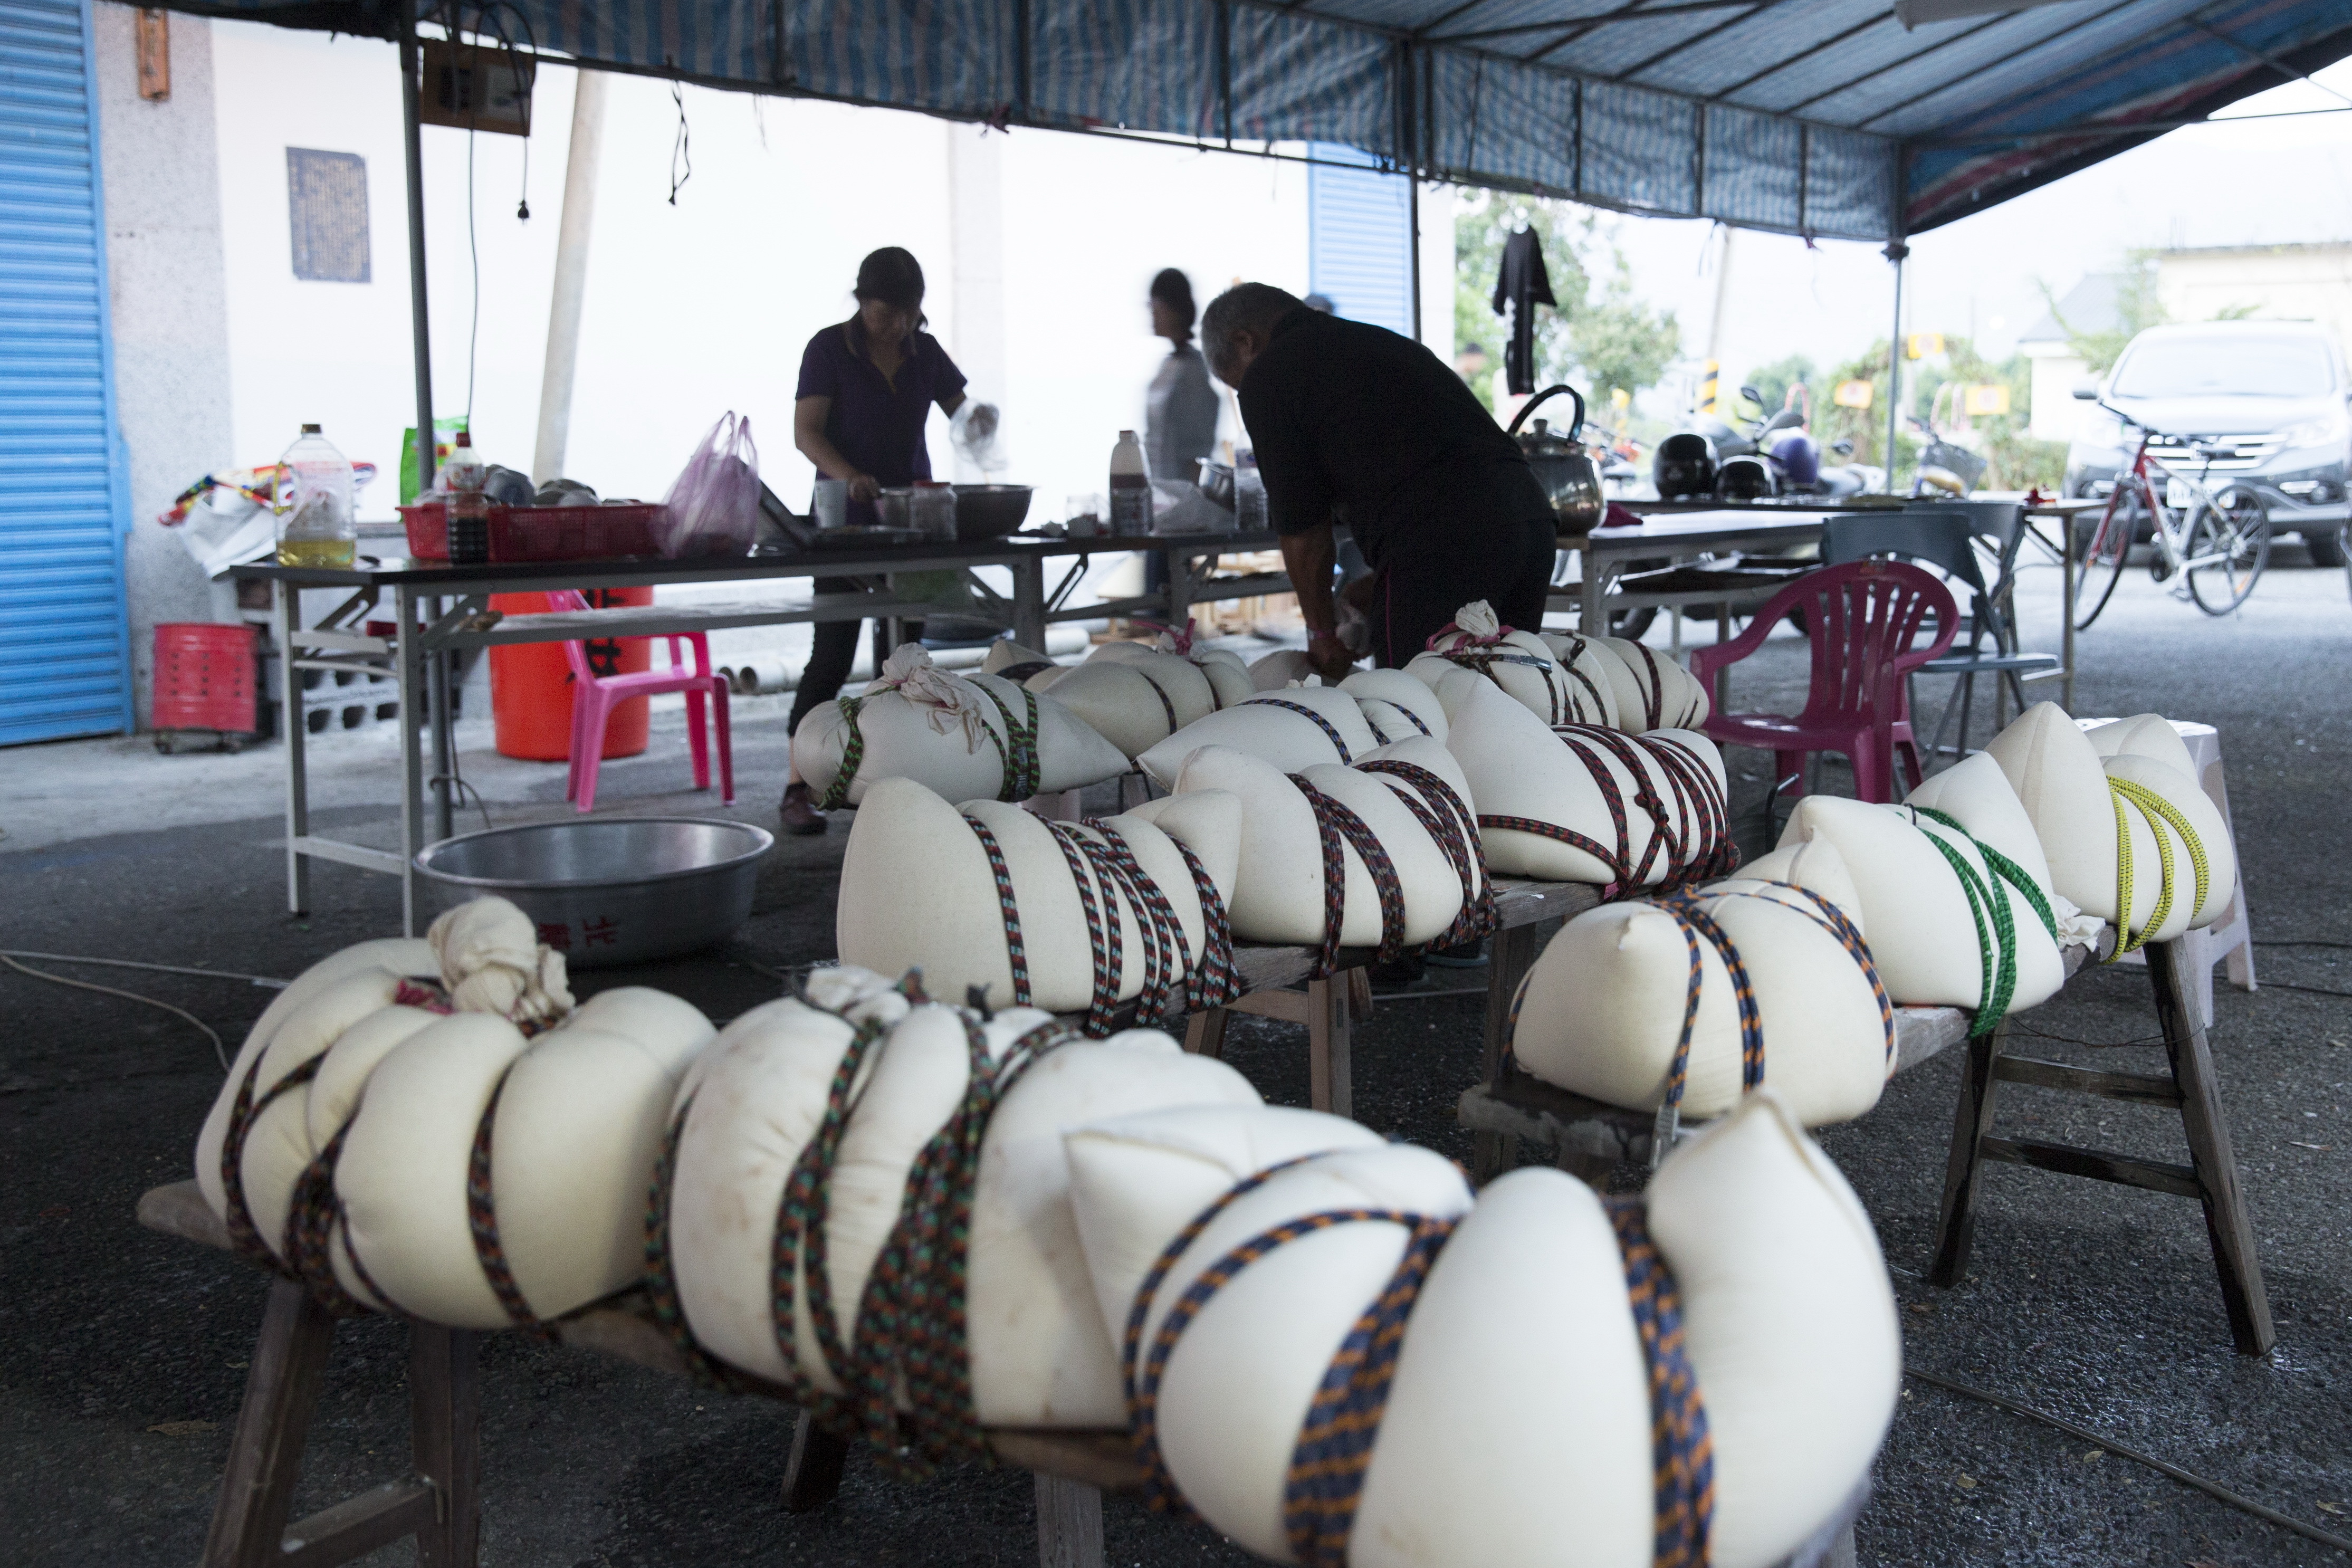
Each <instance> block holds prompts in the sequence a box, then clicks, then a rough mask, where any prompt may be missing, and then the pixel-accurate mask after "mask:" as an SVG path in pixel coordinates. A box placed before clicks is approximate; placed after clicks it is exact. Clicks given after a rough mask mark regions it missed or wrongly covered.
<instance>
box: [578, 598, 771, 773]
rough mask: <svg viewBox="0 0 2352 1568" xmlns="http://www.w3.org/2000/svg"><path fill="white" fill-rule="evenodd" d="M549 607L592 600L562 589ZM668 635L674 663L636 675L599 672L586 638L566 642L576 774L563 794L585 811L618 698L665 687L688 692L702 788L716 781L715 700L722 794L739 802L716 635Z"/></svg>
mask: <svg viewBox="0 0 2352 1568" xmlns="http://www.w3.org/2000/svg"><path fill="white" fill-rule="evenodd" d="M547 607H548V608H549V609H550V610H551V611H562V610H584V609H586V608H588V601H587V600H586V599H585V598H584V597H583V596H582V595H579V594H576V593H573V592H572V591H571V590H569V589H562V590H559V591H557V592H554V593H551V594H550V595H547ZM667 641H668V643H669V668H667V669H648V670H642V671H640V672H638V673H637V674H635V675H598V674H597V673H596V672H595V671H594V670H593V669H592V668H589V665H588V645H587V644H586V643H585V642H568V643H565V644H564V645H563V657H564V658H565V659H566V660H568V661H569V662H570V663H571V666H572V776H571V779H570V781H569V782H568V783H567V784H565V786H564V790H563V797H564V798H565V799H566V800H570V801H573V802H575V803H577V804H578V805H579V807H580V809H581V810H582V811H583V812H584V811H593V809H595V805H596V768H597V765H598V764H599V763H602V762H603V761H604V725H605V722H606V721H608V720H610V719H611V718H612V716H613V707H614V704H615V703H618V702H624V701H626V700H628V699H630V698H632V697H651V696H653V695H654V694H655V693H656V692H660V691H683V692H685V693H686V739H687V743H688V745H689V746H690V747H692V748H693V751H694V787H695V788H697V789H709V787H710V742H709V738H708V737H707V736H706V735H705V734H704V732H703V728H702V704H703V700H704V698H705V697H708V698H709V700H710V705H711V710H712V718H713V719H714V720H715V721H716V723H717V728H718V731H719V795H720V798H721V799H723V800H724V801H725V802H726V803H727V804H728V805H734V804H735V752H734V748H733V747H732V746H731V745H730V743H729V739H728V730H727V678H726V677H725V676H723V675H720V674H719V673H718V671H717V669H716V668H715V667H714V666H713V665H712V664H711V662H710V640H709V638H708V637H704V636H703V635H702V634H701V633H700V632H687V633H683V634H680V635H677V636H674V637H669V638H667ZM680 643H687V644H691V645H692V646H693V648H694V666H693V669H694V673H691V674H688V673H686V666H685V663H684V660H683V658H682V657H681V655H680V653H679V651H678V645H679V644H680Z"/></svg>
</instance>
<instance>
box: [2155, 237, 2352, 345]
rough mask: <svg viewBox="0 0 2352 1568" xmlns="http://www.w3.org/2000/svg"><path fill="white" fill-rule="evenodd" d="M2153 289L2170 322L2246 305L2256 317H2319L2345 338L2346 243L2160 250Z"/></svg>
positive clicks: (2350, 312) (2351, 321)
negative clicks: (2163, 251) (2231, 248)
mask: <svg viewBox="0 0 2352 1568" xmlns="http://www.w3.org/2000/svg"><path fill="white" fill-rule="evenodd" d="M2156 294H2157V299H2158V300H2160V301H2161V302H2162V304H2163V306H2164V309H2165V313H2166V314H2167V315H2168V317H2169V318H2170V319H2171V320H2173V321H2211V320H2213V319H2214V318H2215V317H2216V316H2219V315H2220V314H2221V312H2222V311H2224V310H2235V311H2241V312H2242V311H2245V310H2249V309H2250V308H2251V310H2252V314H2253V315H2254V316H2255V317H2256V318H2257V319H2259V320H2263V321H2318V322H2320V323H2322V324H2323V325H2325V326H2327V327H2331V328H2333V329H2334V330H2335V332H2336V339H2337V341H2338V342H2346V343H2352V245H2296V246H2281V247H2277V248H2275V249H2265V250H2251V249H2249V250H2188V251H2172V252H2169V253H2167V254H2162V255H2159V256H2158V258H2157V264H2156Z"/></svg>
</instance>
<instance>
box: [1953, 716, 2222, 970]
mask: <svg viewBox="0 0 2352 1568" xmlns="http://www.w3.org/2000/svg"><path fill="white" fill-rule="evenodd" d="M2144 717H2145V718H2149V719H2152V718H2154V717H2155V716H2154V715H2147V716H2144ZM2132 722H2137V721H2132ZM2111 727H2112V726H2111ZM2166 728H2167V729H2168V728H2169V726H2166ZM2130 733H2131V739H2130V741H2129V742H2126V739H2125V738H2124V737H2118V738H2117V739H2116V741H2114V742H2110V744H2115V745H2117V746H2119V747H2120V746H2122V745H2125V744H2128V743H2133V742H2137V745H2138V746H2142V747H2146V748H2148V749H2150V750H2153V751H2155V752H2158V753H2159V754H2158V755H2150V754H2149V751H2148V750H2139V749H2134V750H2128V751H2125V750H2119V751H2118V752H2117V754H2116V755H2114V756H2112V757H2108V758H2102V757H2101V756H2100V754H2099V752H2098V749H2097V748H2096V747H2095V745H2093V743H2092V742H2091V738H2090V737H2089V736H2087V735H2085V734H2084V733H2083V731H2081V730H2080V729H2079V728H2077V727H2076V725H2075V723H2074V721H2073V720H2071V719H2069V718H2068V717H2067V716H2066V714H2065V713H2064V711H2063V710H2061V709H2060V708H2059V707H2058V705H2057V704H2056V703H2053V702H2037V703H2035V704H2034V705H2033V706H2032V707H2031V708H2029V709H2027V710H2025V712H2024V714H2023V715H2022V716H2021V718H2019V719H2018V720H2017V721H2016V722H2014V723H2012V724H2011V725H2010V726H2009V728H2008V729H2006V730H2003V731H2001V732H2000V734H1999V735H1996V736H1994V737H1993V740H1992V743H1991V744H1990V745H1989V746H1987V747H1986V748H1985V750H1986V752H1988V753H1989V754H1990V756H1991V757H1992V759H1993V760H1994V761H1995V762H1996V763H2000V770H2001V772H2002V773H2004V774H2006V775H2007V777H2008V779H2009V783H2010V785H2011V788H2013V789H2014V790H2015V791H2016V792H2017V797H2018V799H2019V800H2020V801H2021V803H2022V804H2023V805H2024V807H2025V813H2026V816H2028V817H2030V818H2031V819H2032V823H2033V827H2034V832H2035V835H2036V836H2037V837H2039V838H2040V839H2041V841H2042V850H2043V853H2044V854H2045V855H2046V856H2047V857H2048V858H2049V862H2050V880H2051V885H2052V887H2053V889H2055V890H2056V891H2057V892H2059V893H2060V894H2062V895H2063V896H2064V897H2065V898H2066V899H2068V900H2071V901H2072V902H2074V903H2075V904H2077V905H2079V906H2080V907H2081V908H2082V909H2083V910H2084V911H2085V912H2086V913H2089V914H2094V915H2096V916H2098V917H2100V918H2101V919H2103V920H2105V921H2109V922H2110V923H2112V924H2114V925H2116V926H2117V927H2118V928H2119V929H2120V931H2121V932H2122V940H2121V942H2119V943H2118V944H2117V948H2116V951H2117V952H2118V953H2121V952H2129V951H2131V950H2132V949H2134V948H2137V947H2138V946H2140V945H2141V944H2142V943H2143V942H2166V941H2169V940H2170V939H2171V938H2173V937H2176V936H2179V934H2180V933H2181V932H2182V931H2188V930H2190V929H2193V928H2195V927H2198V926H2203V925H2210V924H2211V923H2212V922H2213V921H2216V920H2219V919H2220V918H2221V914H2222V912H2223V911H2224V910H2227V909H2228V908H2229V905H2230V899H2231V892H2232V890H2233V889H2235V887H2236V885H2237V875H2238V868H2237V855H2236V852H2235V850H2234V849H2233V848H2232V847H2231V838H2230V827H2229V824H2228V823H2227V822H2225V821H2223V820H2222V817H2221V811H2220V809H2219V808H2218V807H2216V806H2215V805H2213V802H2212V799H2211V797H2210V796H2209V795H2206V793H2205V792H2204V790H2203V789H2201V788H2200V787H2199V785H2198V782H2197V779H2196V777H2195V775H2194V774H2193V773H2186V772H2183V771H2182V770H2181V768H2180V766H2179V759H2178V758H2177V757H2173V758H2170V760H2168V752H2169V748H2167V747H2165V746H2164V745H2163V739H2162V735H2161V733H2160V732H2159V731H2158V730H2157V729H2156V727H2155V726H2153V725H2147V724H2140V725H2139V727H2138V728H2137V730H2136V731H2132V732H2130ZM2171 739H2172V742H2173V744H2174V745H2175V746H2179V736H2178V735H2174V736H2172V737H2171ZM2185 750H2186V748H2182V751H2183V752H2184V753H2185ZM2200 862H2201V863H2202V865H2201V874H2200Z"/></svg>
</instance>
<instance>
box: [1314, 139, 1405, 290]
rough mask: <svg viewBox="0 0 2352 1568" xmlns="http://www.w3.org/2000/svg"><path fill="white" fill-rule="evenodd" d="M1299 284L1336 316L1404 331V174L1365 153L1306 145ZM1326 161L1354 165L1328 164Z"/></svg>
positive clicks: (1330, 144)
mask: <svg viewBox="0 0 2352 1568" xmlns="http://www.w3.org/2000/svg"><path fill="white" fill-rule="evenodd" d="M1309 151H1310V152H1311V153H1312V154H1313V156H1314V157H1316V158H1317V159H1318V160H1328V161H1329V162H1328V163H1325V162H1318V163H1312V164H1309V165H1308V166H1307V288H1309V289H1312V290H1314V291H1315V292H1316V293H1318V294H1320V295H1322V296H1324V297H1325V298H1326V299H1328V300H1330V301H1331V303H1332V306H1333V308H1334V309H1335V310H1336V311H1337V313H1338V314H1339V315H1342V316H1345V317H1346V318H1348V320H1349V321H1370V322H1371V323H1372V324H1373V325H1374V326H1380V327H1386V328H1388V329H1389V331H1392V332H1402V333H1403V334H1404V335H1405V336H1406V337H1411V336H1412V214H1411V211H1410V209H1409V208H1408V206H1407V205H1406V204H1407V197H1408V193H1407V191H1406V190H1405V182H1404V178H1403V176H1402V175H1399V174H1382V173H1381V171H1380V170H1378V169H1377V168H1373V167H1371V166H1370V165H1371V163H1372V159H1371V158H1370V155H1369V154H1366V153H1360V152H1358V151H1356V149H1354V148H1353V147H1343V146H1340V145H1338V144H1337V143H1333V142H1312V143H1309ZM1330 163H1351V164H1356V165H1360V166H1359V167H1355V168H1333V167H1331V166H1329V165H1330Z"/></svg>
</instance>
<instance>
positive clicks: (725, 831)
mask: <svg viewBox="0 0 2352 1568" xmlns="http://www.w3.org/2000/svg"><path fill="white" fill-rule="evenodd" d="M775 841H776V840H775V837H774V836H773V835H772V834H770V833H769V832H767V831H766V830H765V829H764V828H759V827H754V826H751V824H749V823H745V822H726V821H719V820H712V819H710V818H706V817H695V816H606V817H593V816H592V817H589V818H586V819H585V820H583V821H577V822H536V823H530V824H528V825H526V826H520V827H495V828H491V829H489V830H488V831H487V832H482V833H466V834H460V835H459V836H458V837H455V838H445V839H443V840H442V841H441V842H440V843H438V844H435V845H431V846H428V847H425V849H422V850H420V851H418V853H417V856H416V869H417V871H418V872H419V873H420V874H421V876H422V878H423V879H424V885H425V890H426V894H427V902H428V903H429V904H430V905H431V906H432V907H433V908H434V910H436V911H438V910H446V909H449V908H451V907H452V906H454V905H457V904H462V903H464V902H465V901H466V900H468V899H474V898H479V897H480V896H481V895H483V894H485V893H495V894H497V895H498V896H499V898H502V899H505V900H508V901H509V902H510V903H512V904H513V905H514V906H515V907H516V908H518V909H520V910H522V912H523V913H524V914H526V915H528V916H530V919H531V922H532V923H533V924H535V925H536V926H538V927H539V931H540V940H541V942H546V943H547V944H548V945H549V946H551V947H554V948H556V949H557V950H558V951H560V952H562V954H563V956H564V959H565V961H566V962H567V963H569V964H570V965H571V967H572V968H574V969H589V968H594V967H599V966H601V965H604V964H608V963H645V962H646V961H647V960H650V959H656V958H667V957H669V956H670V955H672V954H673V953H680V952H693V951H695V950H696V949H697V948H703V947H709V946H712V945H713V944H715V943H718V942H724V941H726V940H727V938H728V937H729V936H730V935H731V934H733V932H734V931H735V928H736V927H738V926H740V925H741V924H742V923H743V922H744V921H747V920H749V919H751V894H752V890H753V889H754V888H755V887H756V886H757V885H758V883H759V879H760V858H761V856H763V855H765V854H766V853H767V852H768V850H769V847H771V846H772V845H773V844H774V843H775ZM559 932H560V933H561V935H560V936H559V935H558V933H559Z"/></svg>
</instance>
